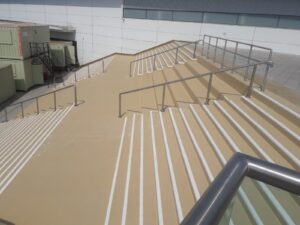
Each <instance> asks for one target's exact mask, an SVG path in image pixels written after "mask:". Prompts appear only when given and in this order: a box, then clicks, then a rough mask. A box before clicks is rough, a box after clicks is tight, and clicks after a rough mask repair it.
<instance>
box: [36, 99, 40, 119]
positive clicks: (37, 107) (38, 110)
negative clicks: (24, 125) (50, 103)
mask: <svg viewBox="0 0 300 225" xmlns="http://www.w3.org/2000/svg"><path fill="white" fill-rule="evenodd" d="M35 102H36V114H37V115H39V114H40V107H39V98H36V99H35Z"/></svg>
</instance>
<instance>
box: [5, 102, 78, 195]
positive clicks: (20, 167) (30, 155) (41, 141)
mask: <svg viewBox="0 0 300 225" xmlns="http://www.w3.org/2000/svg"><path fill="white" fill-rule="evenodd" d="M72 108H73V106H71V107H69V108H66V110H64V111H63V113H62V116H61V117H60V118H58V120H55V121H54V124H51V127H50V128H48V132H45V133H44V135H43V137H42V138H41V139H40V140H39V142H35V144H34V146H32V147H31V149H30V150H29V151H27V153H26V155H25V156H23V158H24V161H19V162H18V164H17V165H16V166H19V167H18V168H17V167H15V169H16V168H17V169H16V170H14V171H10V173H9V174H8V175H7V176H6V178H5V179H7V178H9V179H8V180H7V181H6V182H5V180H2V181H1V183H0V187H1V188H0V194H1V193H2V192H3V191H4V190H5V189H6V188H7V186H8V185H9V184H10V183H11V182H12V181H13V180H14V178H15V177H16V176H17V175H18V173H19V172H20V171H21V170H22V169H23V167H24V166H25V165H26V164H27V163H28V161H29V160H30V159H31V158H32V156H33V155H34V154H35V153H36V152H37V150H38V149H39V148H40V147H41V146H42V144H43V143H44V142H45V140H46V139H47V138H48V137H49V135H50V134H51V133H52V132H53V130H54V129H55V128H56V127H57V126H58V125H59V124H60V122H61V121H62V120H63V119H64V118H65V116H66V115H67V114H68V113H69V112H70V110H71V109H72ZM27 154H28V156H27ZM26 157H27V158H26ZM20 162H21V163H20ZM10 175H11V176H10ZM4 182H5V183H4ZM2 185H3V186H2Z"/></svg>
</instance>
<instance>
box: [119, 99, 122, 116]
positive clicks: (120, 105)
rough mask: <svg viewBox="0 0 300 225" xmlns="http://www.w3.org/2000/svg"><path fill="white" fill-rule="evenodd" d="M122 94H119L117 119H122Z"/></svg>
mask: <svg viewBox="0 0 300 225" xmlns="http://www.w3.org/2000/svg"><path fill="white" fill-rule="evenodd" d="M121 114H122V94H119V118H121V117H122V115H121Z"/></svg>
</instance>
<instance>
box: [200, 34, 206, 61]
mask: <svg viewBox="0 0 300 225" xmlns="http://www.w3.org/2000/svg"><path fill="white" fill-rule="evenodd" d="M205 38H206V35H204V37H203V40H202V51H201V55H202V56H203V55H204V42H205Z"/></svg>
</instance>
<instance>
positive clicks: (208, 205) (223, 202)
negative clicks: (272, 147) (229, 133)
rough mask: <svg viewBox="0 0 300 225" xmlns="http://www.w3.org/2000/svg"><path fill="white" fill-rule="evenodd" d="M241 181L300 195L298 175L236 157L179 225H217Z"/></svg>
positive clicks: (265, 162)
mask: <svg viewBox="0 0 300 225" xmlns="http://www.w3.org/2000/svg"><path fill="white" fill-rule="evenodd" d="M245 177H249V178H252V179H254V180H258V181H261V182H264V183H267V184H269V185H272V186H275V187H277V188H280V189H283V190H285V191H288V192H291V193H293V194H296V195H300V173H299V172H297V171H294V170H291V169H288V168H285V167H282V166H279V165H277V164H273V163H270V162H267V161H264V160H261V159H257V158H254V157H251V156H248V155H245V154H242V153H236V154H235V155H234V156H233V157H232V158H231V159H230V160H229V162H228V163H227V164H226V166H225V167H224V168H223V170H222V171H221V172H220V173H219V175H218V176H217V177H216V179H215V180H214V181H213V183H212V184H211V185H210V187H209V188H208V189H207V190H206V192H205V193H204V195H203V196H202V197H201V199H200V200H198V202H197V203H196V204H195V206H194V207H193V208H192V209H191V210H190V212H189V213H188V215H187V216H186V217H185V218H184V220H183V221H182V222H181V225H216V224H219V221H220V220H221V218H222V216H223V215H224V213H225V212H226V209H227V207H228V206H229V204H230V203H231V201H232V199H233V197H234V196H235V194H236V192H237V190H238V188H239V187H240V185H241V183H242V181H243V179H244V178H245Z"/></svg>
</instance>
